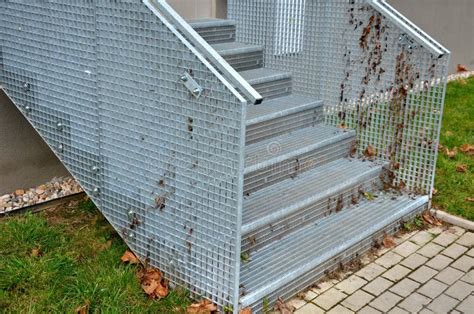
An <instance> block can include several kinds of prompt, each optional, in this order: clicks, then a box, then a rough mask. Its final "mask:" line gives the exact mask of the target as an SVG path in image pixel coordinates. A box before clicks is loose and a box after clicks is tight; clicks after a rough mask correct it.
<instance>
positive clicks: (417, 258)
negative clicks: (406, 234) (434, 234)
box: [400, 253, 428, 269]
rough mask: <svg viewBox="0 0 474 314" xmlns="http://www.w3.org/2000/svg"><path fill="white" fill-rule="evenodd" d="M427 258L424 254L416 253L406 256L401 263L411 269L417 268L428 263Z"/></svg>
mask: <svg viewBox="0 0 474 314" xmlns="http://www.w3.org/2000/svg"><path fill="white" fill-rule="evenodd" d="M427 260H428V258H427V257H424V256H423V255H420V254H418V253H414V254H412V255H410V256H408V257H407V258H405V259H404V260H403V261H401V263H400V264H401V265H403V266H406V267H408V268H410V269H416V268H418V267H420V266H421V265H423V264H424V263H426V261H427Z"/></svg>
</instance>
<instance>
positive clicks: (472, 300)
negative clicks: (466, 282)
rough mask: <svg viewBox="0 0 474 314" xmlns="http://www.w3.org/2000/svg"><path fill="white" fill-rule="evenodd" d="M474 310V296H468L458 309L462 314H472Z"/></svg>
mask: <svg viewBox="0 0 474 314" xmlns="http://www.w3.org/2000/svg"><path fill="white" fill-rule="evenodd" d="M472 309H474V295H470V296H468V297H467V298H466V299H465V300H464V301H462V302H461V303H460V304H459V305H458V306H457V307H456V310H458V311H460V312H461V313H472Z"/></svg>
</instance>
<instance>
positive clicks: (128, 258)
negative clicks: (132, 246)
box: [120, 250, 140, 264]
mask: <svg viewBox="0 0 474 314" xmlns="http://www.w3.org/2000/svg"><path fill="white" fill-rule="evenodd" d="M120 260H121V261H122V262H123V263H129V264H139V263H140V261H139V260H138V258H137V256H136V255H135V254H133V253H132V252H130V251H129V250H127V251H125V253H124V254H123V255H122V257H121V258H120Z"/></svg>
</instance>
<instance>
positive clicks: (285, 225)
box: [242, 178, 382, 254]
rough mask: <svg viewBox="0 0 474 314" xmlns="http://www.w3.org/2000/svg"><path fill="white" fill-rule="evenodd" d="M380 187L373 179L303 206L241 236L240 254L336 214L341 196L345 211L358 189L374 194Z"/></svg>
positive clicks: (378, 182)
mask: <svg viewBox="0 0 474 314" xmlns="http://www.w3.org/2000/svg"><path fill="white" fill-rule="evenodd" d="M381 187H382V184H381V183H380V179H378V178H373V179H371V180H369V181H366V182H364V183H362V184H359V185H355V186H352V187H350V188H348V189H345V190H344V191H341V192H339V193H336V194H331V195H330V196H329V197H327V198H325V199H321V200H318V201H316V202H314V203H312V204H311V205H308V206H305V207H303V208H301V209H300V210H299V211H298V212H296V213H292V214H291V215H288V216H287V217H285V218H284V219H281V220H279V221H278V222H275V223H272V224H270V225H267V227H264V228H259V229H258V230H257V231H255V232H251V233H248V234H245V235H243V236H242V252H246V253H249V254H251V252H252V251H254V250H258V249H259V248H261V247H263V246H266V245H268V244H270V243H271V242H273V241H278V240H280V239H281V238H282V237H284V236H285V235H287V234H290V233H291V232H293V231H296V230H297V229H298V228H301V227H304V226H306V225H308V224H310V223H312V222H314V221H317V220H318V219H320V218H323V217H326V216H327V215H330V214H333V213H336V212H337V211H338V208H337V206H338V200H339V197H340V196H341V195H342V196H343V204H344V207H343V208H342V210H346V207H347V206H348V205H350V204H352V196H353V195H355V194H357V195H358V194H359V192H358V191H359V189H362V190H363V191H366V192H374V191H377V190H378V189H380V188H381ZM360 197H363V196H360Z"/></svg>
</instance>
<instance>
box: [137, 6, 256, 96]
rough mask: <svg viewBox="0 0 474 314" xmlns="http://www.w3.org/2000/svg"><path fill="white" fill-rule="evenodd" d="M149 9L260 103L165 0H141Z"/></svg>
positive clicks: (238, 75)
mask: <svg viewBox="0 0 474 314" xmlns="http://www.w3.org/2000/svg"><path fill="white" fill-rule="evenodd" d="M143 3H144V4H145V5H146V6H147V7H148V8H149V9H150V10H157V11H159V12H160V13H161V14H162V15H163V16H164V17H165V18H166V19H168V20H169V21H171V24H172V25H173V26H174V27H175V28H176V29H177V30H179V31H180V32H181V33H182V34H183V35H184V36H185V37H186V39H187V40H188V41H189V42H190V43H191V44H192V45H193V46H194V47H196V49H197V50H198V52H199V53H201V54H202V55H203V56H204V57H205V58H206V59H208V60H210V62H211V63H212V65H213V66H215V67H216V68H217V70H218V71H220V72H221V73H222V75H223V76H224V77H225V79H227V80H228V81H229V82H230V83H231V84H233V85H234V87H235V88H236V89H238V90H239V91H240V92H241V93H242V94H243V95H244V96H245V97H246V98H247V99H248V100H249V101H250V102H252V103H253V104H260V103H261V102H262V100H263V97H262V96H261V95H260V94H259V93H258V92H257V91H256V90H255V89H254V88H253V87H252V86H251V85H250V84H249V83H248V82H247V81H246V80H245V79H244V78H243V77H242V76H241V75H240V74H239V73H238V72H237V71H235V70H234V68H232V67H231V66H230V65H229V64H228V63H227V61H225V60H224V58H222V57H221V56H220V55H219V54H218V53H217V51H215V50H214V48H212V46H211V45H209V44H208V43H207V42H206V41H205V40H204V39H203V38H202V37H201V36H200V35H199V34H198V33H197V32H196V31H195V30H194V29H193V28H192V27H191V26H190V25H189V24H188V23H187V22H186V21H185V20H184V19H183V18H182V17H181V16H180V15H179V14H178V13H177V12H176V11H175V10H174V9H173V8H172V7H171V6H170V5H169V4H168V3H167V2H166V0H143Z"/></svg>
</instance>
